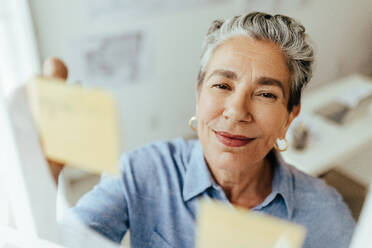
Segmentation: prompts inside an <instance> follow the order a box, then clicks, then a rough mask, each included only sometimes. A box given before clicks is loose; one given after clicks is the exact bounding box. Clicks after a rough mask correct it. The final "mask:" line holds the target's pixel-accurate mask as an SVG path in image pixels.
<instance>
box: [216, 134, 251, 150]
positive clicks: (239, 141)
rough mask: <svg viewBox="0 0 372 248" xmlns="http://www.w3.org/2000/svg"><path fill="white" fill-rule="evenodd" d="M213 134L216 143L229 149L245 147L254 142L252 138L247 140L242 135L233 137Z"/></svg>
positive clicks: (231, 135)
mask: <svg viewBox="0 0 372 248" xmlns="http://www.w3.org/2000/svg"><path fill="white" fill-rule="evenodd" d="M214 133H215V134H216V137H217V139H218V141H220V142H221V143H222V144H224V145H226V146H230V147H240V146H245V145H247V144H248V143H250V142H251V141H253V140H254V138H249V137H246V136H242V135H234V134H230V133H227V132H218V131H214Z"/></svg>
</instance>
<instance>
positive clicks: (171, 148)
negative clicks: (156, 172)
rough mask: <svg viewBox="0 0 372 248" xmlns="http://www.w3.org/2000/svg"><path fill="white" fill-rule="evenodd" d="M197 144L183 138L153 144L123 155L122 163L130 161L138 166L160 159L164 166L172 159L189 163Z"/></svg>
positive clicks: (195, 141) (194, 141)
mask: <svg viewBox="0 0 372 248" xmlns="http://www.w3.org/2000/svg"><path fill="white" fill-rule="evenodd" d="M197 142H198V141H197V140H185V139H183V138H175V139H171V140H161V141H155V142H151V143H148V144H145V145H143V146H141V147H138V148H135V149H132V150H130V151H127V152H125V153H123V155H122V156H121V162H123V161H128V160H130V161H131V162H135V163H136V164H138V163H141V162H143V161H147V162H149V161H151V162H159V159H161V160H162V162H163V163H162V164H164V162H165V163H166V162H169V161H168V159H172V158H173V159H176V160H179V159H181V160H185V161H187V160H188V159H189V158H190V156H191V152H192V150H193V148H194V147H195V145H196V144H197Z"/></svg>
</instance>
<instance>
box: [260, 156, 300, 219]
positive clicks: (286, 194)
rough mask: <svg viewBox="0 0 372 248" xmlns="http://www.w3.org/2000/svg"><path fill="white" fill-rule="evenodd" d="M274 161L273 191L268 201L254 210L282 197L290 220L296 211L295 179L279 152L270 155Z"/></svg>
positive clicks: (267, 198)
mask: <svg viewBox="0 0 372 248" xmlns="http://www.w3.org/2000/svg"><path fill="white" fill-rule="evenodd" d="M269 156H271V158H272V159H273V161H274V175H273V181H272V191H271V193H270V194H269V195H268V196H267V197H266V199H265V200H264V201H263V202H262V203H261V204H260V205H258V206H257V207H255V208H254V209H259V208H262V207H264V206H266V205H268V204H269V203H270V202H272V201H273V200H274V199H275V198H276V196H278V195H279V196H281V197H282V198H283V200H284V203H285V206H286V210H287V215H288V218H289V219H290V218H291V217H292V214H293V209H294V192H293V178H292V173H291V171H290V168H289V166H288V165H287V164H286V163H285V162H284V160H283V158H282V156H281V155H280V153H279V152H277V151H275V150H272V151H271V152H270V154H269Z"/></svg>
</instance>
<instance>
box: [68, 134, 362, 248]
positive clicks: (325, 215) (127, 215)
mask: <svg viewBox="0 0 372 248" xmlns="http://www.w3.org/2000/svg"><path fill="white" fill-rule="evenodd" d="M276 156H277V157H276V160H275V161H276V164H275V167H274V177H273V182H272V192H271V194H269V195H268V196H267V198H266V199H265V200H264V201H263V202H262V203H261V204H260V205H258V206H256V207H255V208H254V209H253V210H254V211H258V212H262V213H266V214H269V215H273V216H277V217H279V218H282V219H286V220H290V221H293V222H296V223H299V224H302V225H304V226H305V227H306V228H307V231H308V233H307V238H306V241H305V245H304V247H305V248H315V247H327V248H343V247H348V244H349V242H350V239H351V236H352V233H353V229H354V226H355V223H354V220H353V218H352V217H351V215H350V212H349V210H348V208H347V206H346V205H345V204H344V202H343V201H342V198H341V196H340V195H339V194H338V193H337V192H336V191H335V190H334V189H333V188H330V187H328V186H327V185H326V184H325V183H324V182H323V181H322V180H320V179H317V178H314V177H311V176H308V175H306V174H304V173H302V172H300V171H298V170H297V169H295V168H294V167H292V166H289V165H286V164H285V163H284V162H283V161H281V160H280V157H278V155H276ZM120 166H121V169H122V174H121V175H120V176H118V177H107V176H106V177H103V178H102V180H101V182H100V183H99V184H98V185H97V186H95V187H94V189H93V190H92V191H90V192H89V193H87V194H86V195H85V196H84V197H83V198H82V199H81V200H80V201H79V202H78V204H77V205H76V206H75V207H74V208H73V209H72V211H73V212H74V213H76V214H77V215H78V216H79V217H80V218H81V219H82V220H83V222H85V223H86V224H87V225H89V226H90V227H92V228H93V229H95V230H97V231H98V232H100V233H101V234H103V235H104V236H106V237H108V238H109V239H112V240H114V241H115V242H120V241H121V239H122V237H123V236H124V234H125V233H126V231H127V230H129V229H130V235H131V237H130V238H131V246H132V247H163V248H164V247H177V248H182V247H185V248H186V247H187V248H189V247H194V239H195V217H196V214H197V209H198V202H199V200H200V199H201V198H202V197H210V198H213V199H218V200H220V201H223V202H226V203H227V204H230V203H229V202H228V199H227V198H226V196H225V194H224V192H223V190H222V189H221V187H220V186H219V185H217V184H216V183H215V182H214V180H213V178H212V177H211V174H210V172H209V170H208V168H207V166H206V163H205V160H204V155H203V150H202V147H201V144H200V142H199V141H197V140H191V141H185V140H183V139H175V140H172V141H168V142H156V143H152V144H149V145H147V146H144V147H142V148H140V149H136V150H134V151H131V152H128V153H126V154H124V155H123V157H122V159H121V165H120Z"/></svg>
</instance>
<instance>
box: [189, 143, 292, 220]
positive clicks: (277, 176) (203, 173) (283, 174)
mask: <svg viewBox="0 0 372 248" xmlns="http://www.w3.org/2000/svg"><path fill="white" fill-rule="evenodd" d="M270 153H271V154H270V156H272V158H273V160H274V175H273V181H272V192H271V194H269V196H268V197H266V199H265V200H264V201H263V202H262V203H261V204H260V205H258V206H257V207H255V208H254V209H259V208H262V207H264V206H266V205H268V204H269V203H270V202H272V201H273V200H274V199H275V198H276V196H277V195H280V196H281V197H282V198H283V200H284V202H285V205H286V209H287V214H288V218H291V216H292V214H293V207H294V197H293V181H292V176H291V172H290V168H289V167H288V165H287V164H286V163H285V162H284V160H283V158H282V157H281V155H280V154H279V153H278V152H276V151H274V150H272V151H271V152H270ZM186 168H187V169H186V173H185V181H184V187H183V192H182V194H183V199H184V201H189V200H190V199H192V198H194V197H195V196H197V195H199V194H202V193H203V192H205V191H206V190H207V189H208V188H209V187H212V186H215V187H216V182H215V181H214V179H213V178H212V175H211V173H210V171H209V169H208V166H207V164H206V162H205V159H204V153H203V148H202V146H201V144H200V141H199V140H197V141H196V142H195V145H194V146H193V148H192V151H191V156H190V160H189V162H188V165H187V167H186Z"/></svg>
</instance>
